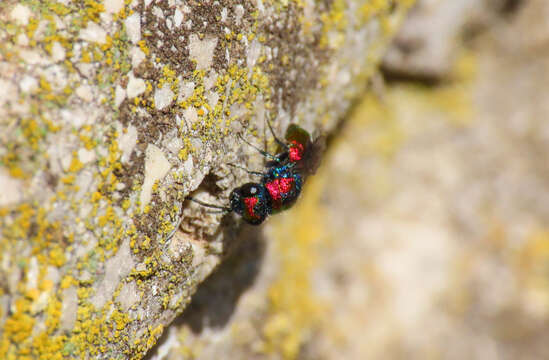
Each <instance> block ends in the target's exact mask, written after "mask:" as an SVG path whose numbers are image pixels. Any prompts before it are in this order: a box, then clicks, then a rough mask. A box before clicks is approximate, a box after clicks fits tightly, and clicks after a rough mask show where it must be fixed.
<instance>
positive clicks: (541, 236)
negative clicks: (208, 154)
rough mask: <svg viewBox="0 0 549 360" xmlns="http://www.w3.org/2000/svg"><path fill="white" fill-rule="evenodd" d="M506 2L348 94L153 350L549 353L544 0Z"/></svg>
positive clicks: (548, 28)
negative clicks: (326, 142) (275, 202)
mask: <svg viewBox="0 0 549 360" xmlns="http://www.w3.org/2000/svg"><path fill="white" fill-rule="evenodd" d="M442 2H443V1H439V2H436V1H434V2H432V3H442ZM447 2H453V3H455V2H456V1H455V0H447ZM500 9H501V8H500ZM503 10H504V11H503V12H496V13H493V12H492V13H489V14H486V16H487V17H486V18H490V19H493V21H491V22H490V24H489V26H488V27H486V28H484V29H483V30H482V31H480V32H477V33H476V34H475V36H473V37H471V36H465V34H468V31H469V29H468V28H467V27H465V28H463V27H462V28H461V29H459V31H457V33H456V36H455V37H454V39H458V40H456V42H455V43H454V44H451V45H450V46H449V48H453V49H454V50H453V51H455V53H454V54H455V55H454V56H452V57H453V58H455V59H457V60H456V62H453V63H452V64H448V65H447V68H448V69H450V72H449V73H446V74H442V76H441V80H440V81H439V82H438V83H436V84H433V83H431V82H429V83H428V84H425V82H424V80H425V78H424V77H423V76H418V77H417V78H416V80H413V81H406V82H399V81H391V82H388V83H387V84H386V91H385V92H381V93H380V94H379V95H378V96H372V95H370V96H367V97H366V98H365V99H364V101H363V102H362V103H361V104H359V105H357V107H356V108H355V109H354V111H353V112H352V114H351V115H350V117H349V119H348V121H347V122H346V123H345V124H344V126H343V128H342V130H341V132H340V133H339V134H338V136H337V137H336V138H335V140H334V141H333V142H332V143H331V144H330V146H329V150H328V153H327V155H326V157H325V159H324V162H323V164H322V166H321V169H320V171H319V173H317V175H316V176H314V177H313V178H311V179H310V182H309V183H308V184H307V187H306V191H305V194H304V196H303V197H302V198H301V199H300V202H299V203H298V204H297V205H296V207H295V208H294V209H292V210H290V211H288V212H286V213H284V214H281V215H280V216H277V217H273V218H272V219H271V221H269V222H268V224H267V226H266V227H265V228H264V229H263V230H264V231H258V232H251V233H248V234H247V236H248V237H249V239H248V240H247V241H246V242H245V243H244V244H243V245H242V247H240V248H239V249H236V250H237V251H235V253H234V256H233V257H232V258H231V259H229V261H227V262H226V263H224V264H223V267H221V268H220V269H219V270H220V271H218V272H216V273H215V274H214V275H213V276H212V277H211V278H209V279H208V280H207V281H206V282H205V283H204V284H203V286H201V287H200V288H199V290H198V292H197V295H196V297H195V298H193V302H192V304H191V306H190V307H189V308H188V311H186V312H185V313H184V315H183V316H182V317H181V318H180V319H178V320H176V324H177V327H174V328H171V329H170V330H169V332H167V334H166V337H165V339H163V341H162V342H161V345H160V347H159V348H158V349H157V350H158V352H155V353H153V354H152V356H151V358H155V357H154V356H156V355H158V354H160V353H162V354H167V358H168V359H182V358H199V359H218V358H222V357H223V355H224V354H231V355H234V358H242V359H247V358H254V359H280V358H284V359H295V358H299V359H315V360H316V359H433V358H434V359H482V360H486V359H490V360H491V359H494V360H495V359H547V358H549V347H548V346H547V331H548V324H549V277H548V276H547V269H548V264H549V229H548V225H547V224H548V223H549V198H548V194H549V171H548V170H549V168H548V166H547V153H548V152H549V141H548V139H549V138H548V134H549V131H548V129H549V127H548V126H549V123H548V121H547V119H548V118H549V106H548V102H547V94H549V88H548V84H549V56H548V54H549V53H548V51H547V49H548V47H547V45H548V44H549V22H548V20H547V19H549V17H548V16H543V15H542V14H548V12H549V3H548V2H547V1H545V0H531V1H523V2H521V5H520V6H518V7H516V8H515V10H514V11H513V12H508V10H506V9H503ZM441 31H444V30H441ZM469 34H470V33H469ZM459 39H462V40H459ZM426 53H429V52H426ZM410 78H412V77H411V76H408V79H410ZM418 79H419V80H418Z"/></svg>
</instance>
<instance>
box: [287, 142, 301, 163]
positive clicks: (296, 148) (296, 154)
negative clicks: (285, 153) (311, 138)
mask: <svg viewBox="0 0 549 360" xmlns="http://www.w3.org/2000/svg"><path fill="white" fill-rule="evenodd" d="M304 151H305V147H304V146H303V144H301V143H298V142H297V141H295V140H292V141H291V142H290V155H289V156H290V161H291V162H296V161H299V160H301V158H302V157H303V152H304Z"/></svg>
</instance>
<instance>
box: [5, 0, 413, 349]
mask: <svg viewBox="0 0 549 360" xmlns="http://www.w3.org/2000/svg"><path fill="white" fill-rule="evenodd" d="M412 2H413V1H412V0H364V1H355V0H345V1H344V0H334V1H312V0H300V1H261V0H254V1H246V2H239V1H207V0H206V1H178V0H170V1H153V0H144V1H139V0H134V1H131V0H105V1H98V0H85V1H69V0H59V1H53V0H45V1H44V0H24V1H13V0H7V1H2V2H1V3H0V189H1V193H0V358H2V359H31V358H43V359H61V358H105V359H106V358H109V359H112V358H116V359H122V358H141V357H142V356H143V355H144V354H145V353H146V352H147V351H148V349H150V348H151V347H152V346H153V345H154V344H155V342H156V340H157V339H158V337H159V336H160V335H161V334H162V332H163V329H164V327H165V326H167V325H168V324H170V322H171V321H172V320H173V319H174V317H175V316H176V315H177V314H178V313H180V312H181V311H182V310H183V309H184V307H185V305H186V304H187V303H188V302H189V301H190V297H191V294H192V293H193V292H194V290H195V288H196V286H197V284H199V283H200V282H201V281H202V280H203V279H204V278H205V277H206V276H208V274H209V273H210V272H211V271H212V269H213V268H214V267H215V266H216V265H217V264H218V263H219V262H220V260H221V259H222V257H223V254H224V253H225V252H226V251H227V249H228V248H229V247H230V245H231V244H232V243H233V242H235V239H237V238H238V234H239V231H240V230H239V229H240V226H239V225H240V222H239V220H238V219H235V218H233V217H231V216H228V217H225V218H223V217H222V215H221V214H211V213H206V212H205V211H204V209H203V208H200V207H197V206H190V204H188V203H186V202H185V201H184V200H185V198H186V196H187V195H188V194H190V193H191V192H193V191H196V194H195V195H196V196H198V197H200V198H201V199H203V200H207V201H210V202H214V203H220V204H224V203H225V202H226V199H227V195H228V192H229V191H230V190H231V189H232V188H233V187H234V186H236V185H238V184H241V183H243V182H244V181H245V180H246V179H247V177H248V175H247V174H246V173H245V172H243V171H242V170H239V169H237V168H234V167H228V166H227V165H226V164H227V163H237V164H239V165H241V166H244V167H247V168H251V169H257V168H261V166H262V165H263V159H262V158H261V157H260V156H258V154H257V153H256V152H254V151H253V149H251V148H250V147H249V146H247V145H245V144H243V143H242V141H240V140H238V138H237V136H236V134H241V135H242V136H243V137H245V138H247V139H248V141H250V142H252V143H255V144H257V145H258V146H261V147H263V146H267V147H269V148H270V149H272V150H274V148H273V147H274V146H273V142H272V139H271V137H270V136H265V127H264V124H265V118H266V117H270V118H271V119H272V121H273V124H274V126H275V129H276V130H277V131H279V132H282V130H284V129H285V127H286V126H287V125H288V124H289V123H290V122H298V123H299V124H301V125H302V126H304V127H306V128H307V129H308V130H311V131H312V130H317V129H321V130H322V131H325V132H327V133H329V132H331V131H332V130H333V129H334V127H335V126H336V124H337V120H338V119H339V118H340V117H341V115H342V114H343V113H344V112H345V111H346V110H347V109H348V108H349V104H350V102H351V101H352V99H353V98H354V97H355V96H356V95H357V94H359V93H360V92H361V91H363V89H364V88H365V85H366V82H367V80H368V79H369V78H370V76H371V74H372V73H373V72H374V69H375V66H376V63H377V62H378V60H379V59H380V57H381V55H382V53H383V51H384V50H385V49H386V45H387V42H388V39H389V37H390V36H391V35H392V34H393V32H394V31H395V30H396V28H397V27H398V24H399V22H400V20H401V18H402V16H403V14H404V13H405V11H406V9H407V8H408V7H409V6H410V5H411V3H412ZM197 190H198V191H197ZM222 218H223V219H224V224H223V226H220V225H219V224H220V222H221V220H222ZM179 225H181V229H180V231H177V229H178V227H179ZM236 243H237V242H236Z"/></svg>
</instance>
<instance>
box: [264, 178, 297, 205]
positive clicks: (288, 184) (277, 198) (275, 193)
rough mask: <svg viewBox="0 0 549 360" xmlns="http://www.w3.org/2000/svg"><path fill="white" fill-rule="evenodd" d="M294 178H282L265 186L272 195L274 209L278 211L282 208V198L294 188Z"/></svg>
mask: <svg viewBox="0 0 549 360" xmlns="http://www.w3.org/2000/svg"><path fill="white" fill-rule="evenodd" d="M294 181H295V180H294V178H280V179H275V180H273V181H269V182H268V183H266V184H265V188H266V189H267V191H268V192H269V194H270V195H271V199H272V200H273V201H272V207H273V209H278V208H280V207H281V206H282V196H283V195H286V194H288V193H289V192H290V191H292V189H293V187H294Z"/></svg>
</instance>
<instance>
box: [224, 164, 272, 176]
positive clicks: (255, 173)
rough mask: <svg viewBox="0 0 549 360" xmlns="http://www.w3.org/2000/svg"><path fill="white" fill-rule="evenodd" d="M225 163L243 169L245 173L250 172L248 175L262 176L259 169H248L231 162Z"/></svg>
mask: <svg viewBox="0 0 549 360" xmlns="http://www.w3.org/2000/svg"><path fill="white" fill-rule="evenodd" d="M227 165H229V166H232V167H235V168H237V169H240V170H244V171H245V172H247V173H248V174H250V175H257V176H263V173H261V172H259V171H252V170H248V169H246V168H245V167H243V166H240V165H236V164H232V163H227Z"/></svg>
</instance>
